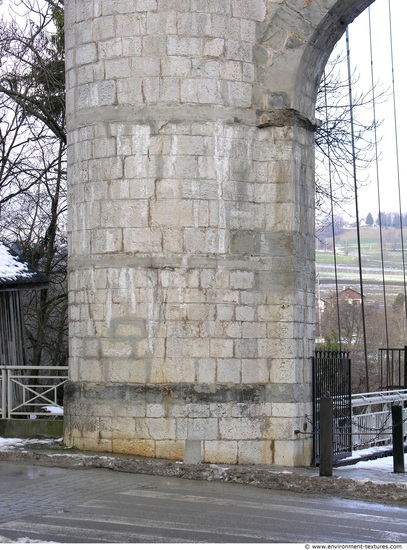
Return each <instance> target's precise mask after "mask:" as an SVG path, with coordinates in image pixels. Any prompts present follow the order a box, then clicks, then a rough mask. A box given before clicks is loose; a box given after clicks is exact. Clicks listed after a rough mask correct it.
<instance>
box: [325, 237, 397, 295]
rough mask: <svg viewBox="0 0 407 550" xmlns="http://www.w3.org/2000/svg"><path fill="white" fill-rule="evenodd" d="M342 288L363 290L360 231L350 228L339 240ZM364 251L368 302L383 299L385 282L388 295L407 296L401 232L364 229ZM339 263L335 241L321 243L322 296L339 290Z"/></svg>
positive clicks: (362, 245)
mask: <svg viewBox="0 0 407 550" xmlns="http://www.w3.org/2000/svg"><path fill="white" fill-rule="evenodd" d="M403 240H404V256H405V258H404V262H406V261H407V250H406V243H407V230H404V231H403ZM335 250H336V264H337V273H338V285H339V288H340V289H342V288H343V287H345V286H350V287H352V288H355V289H356V290H360V285H359V280H360V275H359V260H358V242H357V231H356V229H355V228H352V229H346V230H344V231H342V232H341V233H340V234H339V235H337V236H336V237H335ZM360 252H361V265H362V280H363V291H364V294H365V296H366V299H367V300H373V301H379V302H381V301H382V300H383V280H384V286H385V291H386V295H387V296H388V297H390V299H391V298H392V297H395V296H397V294H398V293H399V292H403V293H404V277H403V254H402V238H401V233H400V230H399V229H394V228H383V229H382V232H381V234H380V230H379V228H378V227H362V228H360ZM334 262H335V260H334V254H333V246H332V238H331V239H329V238H328V239H320V240H317V244H316V272H317V274H318V278H319V284H320V292H321V296H322V297H324V296H325V295H327V294H329V293H330V292H332V291H333V290H334V289H335V263H334Z"/></svg>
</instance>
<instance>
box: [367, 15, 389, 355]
mask: <svg viewBox="0 0 407 550" xmlns="http://www.w3.org/2000/svg"><path fill="white" fill-rule="evenodd" d="M368 15H369V44H370V77H371V88H372V106H373V128H374V146H375V165H376V184H377V201H378V206H379V235H380V258H381V267H382V286H383V304H384V323H385V330H386V347H387V348H389V347H390V346H389V326H388V320H387V296H386V279H385V269H384V252H383V227H382V209H381V198H380V177H379V154H378V146H377V142H378V140H377V118H376V94H375V80H374V67H373V45H372V24H371V17H370V6H369V8H368Z"/></svg>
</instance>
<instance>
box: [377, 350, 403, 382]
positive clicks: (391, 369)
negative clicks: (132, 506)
mask: <svg viewBox="0 0 407 550" xmlns="http://www.w3.org/2000/svg"><path fill="white" fill-rule="evenodd" d="M406 359H407V346H404V348H380V349H379V366H380V389H381V390H398V389H405V388H407V361H406Z"/></svg>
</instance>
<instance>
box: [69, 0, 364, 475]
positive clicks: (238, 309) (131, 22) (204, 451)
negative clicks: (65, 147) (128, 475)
mask: <svg viewBox="0 0 407 550" xmlns="http://www.w3.org/2000/svg"><path fill="white" fill-rule="evenodd" d="M369 3H370V1H369V0H359V1H358V0H340V1H335V0H324V1H322V2H321V1H316V0H315V1H314V0H307V1H304V0H301V1H300V0H290V1H289V0H287V1H286V0H251V1H250V2H248V1H247V0H115V1H114V2H113V1H111V0H87V1H84V0H66V6H65V8H66V40H67V42H66V58H67V110H68V130H69V157H68V164H69V174H68V178H69V252H70V262H69V289H70V290H69V296H70V313H69V316H70V382H69V383H68V384H67V387H66V394H65V411H66V415H65V425H66V433H65V441H66V443H68V444H72V445H75V446H76V447H78V448H80V449H87V450H100V451H113V452H118V453H130V454H136V455H142V456H148V457H160V458H169V459H177V460H183V459H184V451H185V446H186V445H188V443H189V442H194V443H195V445H198V447H196V446H195V449H196V448H198V452H197V453H198V456H196V457H195V458H196V459H201V460H202V461H205V462H214V463H240V464H253V463H254V464H270V463H275V464H284V465H291V466H295V465H300V464H309V463H310V459H311V439H310V438H309V437H307V436H304V435H301V434H298V433H297V432H298V431H303V430H304V428H305V427H306V415H307V414H308V415H310V414H311V369H310V357H311V355H312V353H313V331H314V238H313V235H314V216H313V208H314V187H313V183H314V153H313V131H314V128H315V121H314V120H313V112H314V103H315V93H316V89H317V86H318V80H319V77H320V74H321V71H322V70H323V67H324V65H325V62H326V60H327V58H328V56H329V53H330V50H331V49H332V47H333V45H334V44H335V42H336V41H337V39H338V38H339V37H340V35H341V34H342V33H343V31H344V28H345V25H346V23H347V22H349V21H351V20H352V18H354V17H355V16H356V15H357V14H358V13H359V12H360V11H361V10H362V9H363V8H365V7H366V6H367V5H368V4H369ZM196 442H198V443H196Z"/></svg>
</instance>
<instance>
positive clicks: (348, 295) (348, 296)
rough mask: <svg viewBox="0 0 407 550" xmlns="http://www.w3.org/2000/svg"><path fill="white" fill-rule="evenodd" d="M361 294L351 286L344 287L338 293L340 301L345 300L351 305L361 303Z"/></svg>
mask: <svg viewBox="0 0 407 550" xmlns="http://www.w3.org/2000/svg"><path fill="white" fill-rule="evenodd" d="M362 298H363V296H362V294H361V293H360V292H358V291H357V290H354V289H353V288H350V287H346V288H344V289H343V290H341V291H340V292H339V293H338V300H339V301H340V302H347V303H348V304H351V305H360V304H361V303H362Z"/></svg>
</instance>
